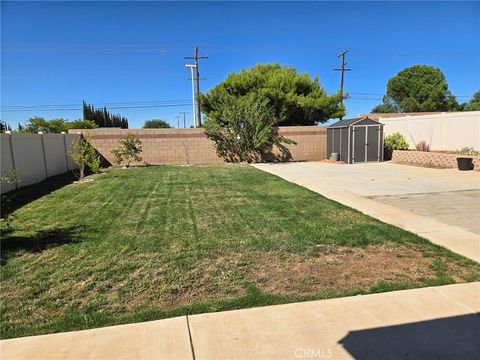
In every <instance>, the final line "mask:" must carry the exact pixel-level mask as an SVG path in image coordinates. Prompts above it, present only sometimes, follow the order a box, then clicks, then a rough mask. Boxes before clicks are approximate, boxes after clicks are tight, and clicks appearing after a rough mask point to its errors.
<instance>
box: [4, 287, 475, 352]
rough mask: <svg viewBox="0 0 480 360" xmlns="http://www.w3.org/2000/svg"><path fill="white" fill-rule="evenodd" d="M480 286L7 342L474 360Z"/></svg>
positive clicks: (18, 346)
mask: <svg viewBox="0 0 480 360" xmlns="http://www.w3.org/2000/svg"><path fill="white" fill-rule="evenodd" d="M479 312H480V283H469V284H457V285H448V286H440V287H432V288H422V289H414V290H405V291H395V292H389V293H382V294H373V295H365V296H354V297H346V298H340V299H330V300H319V301H311V302H304V303H295V304H287V305H278V306H267V307H262V308H253V309H244V310H236V311H227V312H219V313H210V314H201V315H193V316H189V317H188V318H187V317H178V318H173V319H167V320H158V321H150V322H145V323H138V324H129V325H121V326H113V327H106V328H101V329H94V330H85V331H78V332H71V333H61V334H53V335H44V336H35V337H25V338H18V339H11V340H3V341H1V342H0V355H1V359H2V360H13V359H196V360H203V359H239V360H245V359H351V358H357V359H382V360H386V359H451V358H458V359H474V358H477V356H478V354H479V353H480V342H479V341H478V339H479V338H480V316H479Z"/></svg>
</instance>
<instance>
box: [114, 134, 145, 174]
mask: <svg viewBox="0 0 480 360" xmlns="http://www.w3.org/2000/svg"><path fill="white" fill-rule="evenodd" d="M141 152H142V142H141V141H140V139H138V138H137V137H136V136H135V135H133V134H127V135H125V137H124V138H123V139H122V140H120V142H119V147H118V148H116V149H113V150H112V154H113V156H115V162H116V163H117V165H121V164H122V163H123V164H125V167H127V168H128V167H130V163H131V162H132V161H136V162H139V161H142V158H141V157H140V153H141Z"/></svg>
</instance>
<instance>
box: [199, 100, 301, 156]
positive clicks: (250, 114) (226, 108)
mask: <svg viewBox="0 0 480 360" xmlns="http://www.w3.org/2000/svg"><path fill="white" fill-rule="evenodd" d="M216 101H217V109H218V110H217V111H216V112H215V115H214V116H207V118H206V121H205V124H204V129H205V133H206V135H207V136H208V138H209V139H211V140H212V141H213V142H214V143H215V145H216V148H217V154H218V155H219V156H221V157H222V158H224V159H225V160H227V161H230V162H239V161H246V162H256V161H265V160H275V159H279V160H286V159H288V158H289V157H290V153H289V151H288V149H287V148H286V147H285V145H284V144H294V143H295V142H294V141H292V140H289V139H286V138H285V137H283V136H280V135H279V134H278V132H277V128H276V125H277V122H278V121H277V120H276V119H275V116H274V113H273V110H272V109H271V107H270V105H269V101H268V99H265V98H261V97H258V96H256V95H255V94H254V93H251V94H250V95H248V96H244V97H242V98H240V99H236V98H235V97H233V96H225V97H223V98H221V99H217V100H216ZM274 147H276V148H277V149H278V150H279V153H280V156H278V155H276V154H274V152H273V150H274Z"/></svg>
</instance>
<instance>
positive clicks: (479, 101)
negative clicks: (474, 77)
mask: <svg viewBox="0 0 480 360" xmlns="http://www.w3.org/2000/svg"><path fill="white" fill-rule="evenodd" d="M464 110H465V111H480V90H478V91H477V92H475V93H474V94H473V96H472V98H471V99H470V101H469V102H468V103H466V104H465V105H464Z"/></svg>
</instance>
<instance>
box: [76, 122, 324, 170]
mask: <svg viewBox="0 0 480 360" xmlns="http://www.w3.org/2000/svg"><path fill="white" fill-rule="evenodd" d="M69 133H83V134H84V135H86V136H88V138H89V140H90V142H91V144H92V145H93V146H94V147H95V148H96V149H97V150H98V152H99V153H100V154H101V155H102V156H103V157H104V158H105V159H107V160H108V161H109V162H111V163H113V161H114V158H113V156H112V153H111V151H112V150H113V149H114V148H116V147H117V146H118V141H119V140H121V139H122V138H123V137H124V136H125V135H126V134H134V135H135V136H136V137H138V138H139V139H140V140H141V141H142V147H143V152H142V155H141V156H142V161H143V162H147V163H150V164H186V163H187V162H188V163H190V164H216V163H223V162H224V160H223V159H222V158H220V157H218V156H217V154H216V150H215V145H214V143H213V142H212V141H210V140H209V139H208V138H207V137H206V135H205V133H204V132H203V129H118V128H101V129H94V130H90V129H88V130H80V129H72V130H69ZM279 133H280V134H281V135H283V136H285V137H287V138H289V139H292V140H294V141H296V142H297V145H289V146H288V148H289V150H290V152H291V154H292V160H294V161H320V160H323V159H325V158H326V156H327V153H326V150H327V131H326V128H324V127H319V126H289V127H280V128H279Z"/></svg>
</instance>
